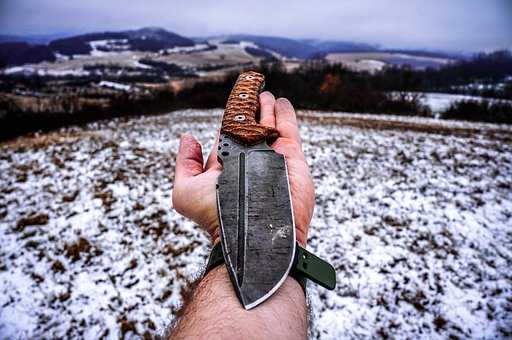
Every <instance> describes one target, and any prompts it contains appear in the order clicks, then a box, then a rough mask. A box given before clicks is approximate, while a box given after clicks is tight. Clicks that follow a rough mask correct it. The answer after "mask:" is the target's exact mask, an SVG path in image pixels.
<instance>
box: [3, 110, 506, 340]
mask: <svg viewBox="0 0 512 340" xmlns="http://www.w3.org/2000/svg"><path fill="white" fill-rule="evenodd" d="M220 114H221V110H206V111H205V110H186V111H178V112H173V113H169V114H167V115H163V116H159V117H145V118H136V119H120V120H113V121H109V122H106V121H104V122H101V123H94V124H90V125H89V126H87V127H86V128H69V129H65V130H61V131H59V132H55V133H52V134H48V135H46V134H43V135H39V136H34V137H22V138H19V139H16V140H14V141H12V142H10V143H8V144H3V145H1V146H0V150H1V152H0V155H1V156H0V170H1V171H0V193H1V194H0V306H2V308H0V337H1V338H32V339H40V338H67V339H98V338H101V337H103V336H106V337H111V338H120V337H122V336H126V337H127V338H132V339H138V338H145V339H151V338H154V336H155V335H156V334H158V333H161V332H162V331H163V329H164V327H166V326H167V325H169V324H170V323H171V321H172V320H173V318H175V317H176V315H177V313H178V310H179V306H180V304H181V303H182V301H183V298H184V296H186V294H187V293H188V292H189V287H190V283H191V282H192V281H194V280H195V279H196V278H197V277H199V275H200V272H201V270H202V268H204V265H205V262H206V257H207V254H208V251H209V243H208V240H207V238H206V237H205V235H204V233H202V232H201V231H200V230H199V229H198V228H197V227H196V226H195V225H194V224H193V223H191V222H190V221H188V220H186V219H184V218H183V217H181V216H179V215H178V214H177V213H176V212H175V211H173V210H172V209H171V206H170V197H171V191H172V187H173V183H172V177H173V171H174V166H175V156H176V150H177V148H178V143H179V136H180V135H181V134H182V133H184V132H191V133H193V134H195V135H196V136H197V137H198V138H199V140H200V141H201V142H202V143H203V145H204V146H205V148H204V150H205V152H206V150H208V149H209V148H210V147H211V146H212V142H213V138H214V136H215V130H216V129H217V128H218V126H219V118H220V116H219V115H220ZM300 118H301V135H302V137H303V147H304V151H305V153H306V156H307V159H308V162H309V165H310V166H311V169H312V173H313V177H314V182H315V187H316V207H315V214H314V218H313V221H312V224H311V233H310V238H309V243H308V248H309V249H310V250H311V251H312V252H314V253H317V254H318V255H320V256H321V257H322V258H324V259H326V260H328V261H329V262H330V263H332V264H333V265H334V266H335V268H336V270H337V272H338V277H337V287H336V290H334V291H326V290H324V289H322V288H318V287H316V286H313V285H310V286H309V287H308V292H309V295H310V298H311V309H312V322H311V325H312V328H311V338H312V339H319V338H321V339H358V338H381V337H383V338H475V339H481V338H506V337H510V335H511V334H512V328H511V325H512V318H511V314H510V310H511V308H512V305H511V299H512V290H511V287H510V280H512V276H511V272H510V269H509V267H510V259H511V258H512V248H511V244H510V233H511V232H512V230H511V228H512V217H511V214H510V212H511V211H512V195H511V185H510V173H512V143H511V141H512V139H511V138H512V131H511V130H510V128H507V127H503V126H498V125H490V124H471V123H462V122H439V121H435V120H432V119H420V118H401V117H393V116H378V117H376V116H368V115H366V116H361V115H348V114H341V113H321V114H319V113H316V112H302V113H301V114H300Z"/></svg>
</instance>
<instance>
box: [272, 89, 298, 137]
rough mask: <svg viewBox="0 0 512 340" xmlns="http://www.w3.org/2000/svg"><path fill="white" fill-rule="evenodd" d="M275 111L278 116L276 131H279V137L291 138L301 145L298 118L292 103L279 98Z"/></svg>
mask: <svg viewBox="0 0 512 340" xmlns="http://www.w3.org/2000/svg"><path fill="white" fill-rule="evenodd" d="M274 111H275V116H276V129H277V130H278V131H279V136H280V137H284V138H290V139H291V140H293V141H295V142H297V143H298V144H299V145H300V144H301V141H300V134H299V126H298V124H297V117H296V115H295V110H294V109H293V106H292V104H291V103H290V101H289V100H288V99H286V98H279V99H278V100H276V104H275V109H274Z"/></svg>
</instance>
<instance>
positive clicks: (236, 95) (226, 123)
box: [220, 71, 279, 145]
mask: <svg viewBox="0 0 512 340" xmlns="http://www.w3.org/2000/svg"><path fill="white" fill-rule="evenodd" d="M264 81H265V77H264V76H263V75H262V74H260V73H257V72H253V71H249V72H244V73H242V74H240V75H239V76H238V79H237V81H236V83H235V86H234V87H233V90H231V94H230V95H229V98H228V103H227V104H226V109H225V111H224V118H223V119H222V126H221V129H220V132H221V133H223V134H226V135H228V136H231V137H233V138H234V139H236V140H238V141H240V142H242V143H244V144H247V145H252V144H257V143H260V142H263V141H267V142H268V143H269V144H271V143H272V142H274V140H275V139H276V138H277V137H278V136H279V133H278V132H277V130H276V129H273V128H270V127H266V126H263V125H260V124H258V123H257V121H256V118H257V113H258V112H259V108H260V103H259V97H258V95H259V94H260V91H261V90H262V89H263V84H264Z"/></svg>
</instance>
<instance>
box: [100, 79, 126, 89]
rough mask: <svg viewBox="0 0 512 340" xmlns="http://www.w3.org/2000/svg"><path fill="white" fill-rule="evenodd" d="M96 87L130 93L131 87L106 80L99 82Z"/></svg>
mask: <svg viewBox="0 0 512 340" xmlns="http://www.w3.org/2000/svg"><path fill="white" fill-rule="evenodd" d="M98 86H100V87H106V88H110V89H114V90H121V91H130V90H131V89H132V86H131V85H127V84H121V83H116V82H113V81H108V80H102V81H100V82H99V83H98Z"/></svg>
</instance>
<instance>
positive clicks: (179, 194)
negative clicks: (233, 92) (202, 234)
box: [173, 92, 314, 244]
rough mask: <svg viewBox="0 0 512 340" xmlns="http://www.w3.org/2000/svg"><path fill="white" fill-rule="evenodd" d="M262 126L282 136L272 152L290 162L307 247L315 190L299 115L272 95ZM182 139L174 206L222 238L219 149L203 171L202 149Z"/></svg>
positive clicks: (265, 101) (264, 99)
mask: <svg viewBox="0 0 512 340" xmlns="http://www.w3.org/2000/svg"><path fill="white" fill-rule="evenodd" d="M260 102H261V124H263V125H266V126H270V127H274V128H276V129H277V130H278V131H279V133H280V136H281V137H279V138H278V139H277V140H276V141H275V142H274V144H272V148H273V149H274V150H275V151H276V152H278V153H280V154H283V155H284V156H285V158H286V165H287V168H288V178H289V181H290V192H291V196H292V204H293V212H294V218H295V225H296V228H297V240H298V241H299V242H300V243H302V244H305V243H306V239H307V231H308V228H309V222H310V220H311V217H312V214H313V208H314V188H313V181H312V179H311V174H310V172H309V168H308V165H307V163H306V159H305V156H304V153H303V152H302V149H301V143H300V137H299V131H298V127H297V121H296V118H295V112H294V110H293V107H292V106H291V104H290V103H289V102H288V101H287V100H285V99H279V100H277V101H275V100H274V98H273V96H272V95H271V94H270V93H268V92H267V93H263V94H262V95H261V96H260ZM183 138H184V139H182V145H181V146H180V152H179V154H178V159H177V164H176V178H175V182H174V190H173V204H174V207H175V209H176V210H177V211H178V212H180V213H181V214H182V215H184V216H186V217H189V218H191V219H192V220H193V221H195V222H196V223H198V224H199V225H200V226H202V227H203V228H204V229H205V230H206V231H207V232H208V233H209V234H210V235H212V237H213V238H214V239H216V238H217V237H218V225H219V223H218V216H217V207H216V194H215V184H216V182H217V177H218V176H219V174H220V172H221V169H222V166H221V164H220V163H219V162H218V161H217V145H216V144H215V145H214V146H213V148H212V151H211V153H210V156H209V157H208V160H207V162H206V165H205V167H204V168H203V166H202V164H203V161H202V153H201V146H200V145H199V144H198V143H197V142H196V141H195V139H193V137H191V136H185V137H183Z"/></svg>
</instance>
